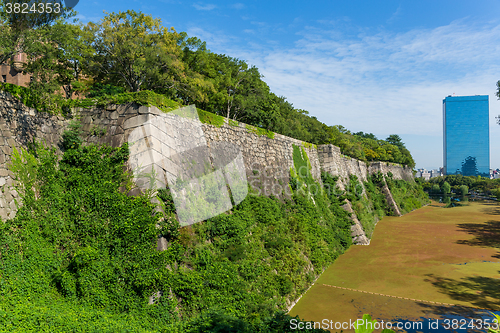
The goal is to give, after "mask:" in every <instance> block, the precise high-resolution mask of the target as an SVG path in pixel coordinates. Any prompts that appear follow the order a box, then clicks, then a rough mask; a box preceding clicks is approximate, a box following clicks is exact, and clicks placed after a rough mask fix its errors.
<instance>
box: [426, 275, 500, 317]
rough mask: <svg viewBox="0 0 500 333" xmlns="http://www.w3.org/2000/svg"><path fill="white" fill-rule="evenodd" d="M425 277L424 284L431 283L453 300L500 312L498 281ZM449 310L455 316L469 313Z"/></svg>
mask: <svg viewBox="0 0 500 333" xmlns="http://www.w3.org/2000/svg"><path fill="white" fill-rule="evenodd" d="M426 276H427V277H428V278H427V279H425V281H426V282H430V283H432V285H433V286H435V287H436V288H438V289H439V290H440V292H441V293H443V294H447V295H448V296H450V297H451V298H452V299H454V300H457V301H463V302H468V303H470V304H472V305H473V306H474V307H477V308H480V309H486V310H493V311H499V310H500V288H499V286H500V279H495V278H490V277H483V276H470V277H466V278H462V279H460V280H454V279H449V278H443V277H440V276H436V275H434V274H427V275H426ZM426 306H428V307H429V308H432V307H433V306H432V305H428V304H426ZM435 308H441V306H435ZM443 308H444V307H443ZM446 308H447V309H448V310H447V311H448V312H447V313H448V314H450V312H449V309H450V307H446ZM461 308H463V309H461ZM451 309H453V311H456V312H457V314H458V313H460V312H464V311H467V310H469V311H470V308H467V307H459V306H454V307H451Z"/></svg>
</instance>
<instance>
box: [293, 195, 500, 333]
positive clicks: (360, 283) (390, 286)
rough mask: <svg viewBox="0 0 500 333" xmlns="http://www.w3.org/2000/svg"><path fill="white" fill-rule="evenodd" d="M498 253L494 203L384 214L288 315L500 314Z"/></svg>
mask: <svg viewBox="0 0 500 333" xmlns="http://www.w3.org/2000/svg"><path fill="white" fill-rule="evenodd" d="M499 251H500V206H499V205H498V204H497V203H476V202H473V203H471V204H470V205H469V206H462V207H455V208H442V207H439V206H438V205H437V204H433V205H430V206H427V207H424V208H421V209H419V210H417V211H414V212H412V213H409V214H407V215H405V216H403V217H385V218H384V219H382V220H381V221H380V222H379V223H378V224H377V226H376V228H375V232H374V235H373V239H372V241H371V244H370V245H369V246H352V247H351V248H350V249H349V250H348V251H347V252H346V253H345V254H344V255H342V256H340V258H338V259H337V261H336V262H335V263H334V264H332V265H331V266H330V267H329V268H328V269H327V270H326V271H325V272H324V273H323V274H322V275H321V277H320V278H319V279H318V280H317V281H316V284H315V285H314V286H313V287H312V288H311V289H310V290H309V291H308V292H307V293H306V294H305V295H304V297H302V299H301V300H300V301H299V302H298V303H297V305H296V306H295V307H294V308H293V309H292V310H291V311H290V314H291V315H293V316H295V315H299V316H300V317H301V318H303V319H305V320H313V321H322V320H323V319H328V320H331V321H333V322H345V321H349V319H351V320H356V319H357V318H361V317H362V315H363V313H369V314H371V315H372V316H373V317H374V318H376V319H378V320H385V321H387V320H391V321H393V320H394V319H395V318H402V319H406V320H417V319H418V318H421V317H426V318H443V317H442V315H443V314H456V315H459V316H467V314H469V316H470V308H469V307H474V308H481V309H491V310H500V252H499ZM332 286H333V287H332ZM342 288H348V289H342ZM412 299H413V300H412ZM439 303H445V304H439ZM449 304H453V305H456V306H450V305H449ZM333 331H336V330H333ZM338 331H340V330H338ZM344 332H349V330H344Z"/></svg>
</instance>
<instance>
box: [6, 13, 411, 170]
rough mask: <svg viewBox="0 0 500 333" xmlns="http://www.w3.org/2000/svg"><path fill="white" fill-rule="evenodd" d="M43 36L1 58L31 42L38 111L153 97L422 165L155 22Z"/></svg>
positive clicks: (121, 18)
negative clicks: (330, 121)
mask: <svg viewBox="0 0 500 333" xmlns="http://www.w3.org/2000/svg"><path fill="white" fill-rule="evenodd" d="M7 27H8V26H7ZM5 31H10V30H9V29H6V30H2V31H1V32H0V34H1V33H6V34H7V35H8V33H7V32H5ZM36 31H37V34H38V35H37V37H36V38H35V37H33V36H31V37H30V38H31V39H30V38H28V37H26V38H24V37H19V38H17V39H8V38H7V39H1V40H0V56H1V54H5V56H7V57H8V56H9V55H12V54H14V53H15V52H18V51H19V50H20V49H19V47H18V45H19V42H17V43H16V42H15V40H17V41H19V40H23V41H24V43H25V44H26V45H25V46H23V47H22V50H26V52H27V53H28V56H29V61H28V65H27V67H26V68H25V73H28V74H31V75H32V76H33V78H34V80H33V82H32V83H31V84H30V87H31V88H32V89H33V91H35V92H36V94H35V95H36V96H38V99H39V103H38V104H46V105H49V106H48V107H46V108H45V109H47V110H53V109H55V107H52V106H51V105H52V104H56V103H59V102H58V99H57V98H56V97H53V93H57V92H62V91H64V94H65V96H66V97H71V96H73V95H74V94H75V93H79V94H80V96H83V95H85V94H86V96H89V97H95V96H102V94H103V91H106V93H109V94H116V93H117V92H119V91H120V90H122V91H126V92H140V91H145V90H148V91H153V92H155V93H157V94H162V95H164V96H166V97H167V98H170V99H172V100H174V101H176V102H180V103H182V104H196V105H197V107H199V108H200V109H203V110H205V111H208V112H212V113H215V114H217V115H219V116H223V117H226V118H229V119H232V120H236V121H241V122H245V123H247V124H249V125H253V126H255V127H257V128H261V129H264V130H269V131H272V132H276V133H280V134H283V135H286V136H290V137H293V138H296V139H299V140H302V141H306V142H310V143H314V144H334V145H336V146H338V147H340V149H341V151H342V153H343V154H345V155H348V156H350V157H353V158H357V159H359V160H362V161H366V162H370V161H386V162H393V163H400V164H404V165H408V166H410V167H413V166H415V162H414V160H413V158H412V156H411V154H410V152H409V151H408V150H407V149H406V147H405V146H404V144H403V142H402V140H401V138H400V137H399V136H398V135H395V134H394V135H391V136H389V137H388V138H387V139H386V140H378V139H377V138H376V137H375V135H373V134H372V133H363V132H358V133H354V134H353V133H351V132H350V131H349V130H347V129H346V128H344V127H343V126H341V125H336V126H327V125H325V124H324V123H322V122H320V121H319V120H318V119H317V118H316V117H314V116H312V115H310V114H309V112H308V111H306V110H302V109H297V108H295V107H294V106H293V105H292V104H291V103H290V102H289V101H287V100H286V98H285V97H283V96H277V95H276V94H274V93H273V92H271V90H270V88H269V86H268V85H267V84H266V83H265V82H264V81H263V76H262V75H261V73H260V72H259V70H258V69H257V68H256V67H255V66H251V65H249V64H248V63H247V62H246V61H243V60H241V59H237V58H234V57H231V56H228V55H224V54H216V53H213V52H211V51H210V50H208V49H207V47H206V43H205V42H203V41H201V40H200V39H198V38H196V37H188V36H187V34H186V33H184V32H180V33H178V32H176V31H175V30H174V29H173V28H166V27H164V26H163V25H162V23H161V21H160V20H159V19H155V18H153V17H152V16H151V15H146V14H143V13H141V12H136V11H132V10H128V11H126V12H119V13H107V14H106V16H105V17H104V18H103V19H102V20H101V21H100V22H97V23H93V22H90V23H88V24H87V25H85V26H82V25H75V24H71V23H64V22H62V21H56V23H54V24H50V25H44V26H42V27H40V28H38V29H36ZM9 36H10V35H9ZM3 45H5V46H3ZM23 45H24V44H23ZM99 87H108V88H109V89H107V90H103V89H101V88H99ZM110 87H116V89H115V88H112V89H111V88H110ZM96 89H97V90H96ZM117 89H118V90H117ZM96 91H99V92H98V93H97V95H96Z"/></svg>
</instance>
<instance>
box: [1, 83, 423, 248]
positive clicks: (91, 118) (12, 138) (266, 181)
mask: <svg viewBox="0 0 500 333" xmlns="http://www.w3.org/2000/svg"><path fill="white" fill-rule="evenodd" d="M164 115H165V114H164V113H163V112H162V111H161V110H159V109H158V108H156V107H154V106H151V107H148V106H138V105H137V104H134V103H130V104H126V105H109V106H107V107H106V108H92V109H82V108H79V109H75V110H73V114H72V115H70V116H69V117H68V118H64V117H61V116H51V115H49V114H45V113H40V112H37V111H36V110H34V109H32V108H28V107H26V106H25V105H23V104H22V103H20V102H19V101H17V100H16V99H14V98H12V96H11V95H10V94H9V93H5V92H1V91H0V133H1V135H0V191H1V193H0V217H1V218H3V219H6V218H12V217H14V216H15V213H16V211H17V209H16V205H15V199H18V198H19V196H18V193H17V192H16V190H15V189H14V188H13V185H15V184H14V181H13V179H12V173H11V171H9V170H8V167H7V165H8V164H9V162H10V161H11V154H12V151H13V148H16V149H19V148H20V147H24V148H27V147H28V146H29V145H30V144H31V143H32V142H34V141H35V140H36V141H40V140H41V141H43V142H45V143H46V144H47V145H49V146H55V147H56V149H57V151H58V153H61V150H60V148H61V147H60V144H61V134H62V132H63V131H64V129H65V128H66V127H67V126H68V123H69V121H70V120H71V118H77V119H79V120H80V121H81V123H82V130H83V140H84V142H85V143H86V144H91V143H95V144H108V145H111V146H113V147H118V146H120V145H122V144H123V143H124V142H127V141H128V139H129V136H130V134H131V133H132V132H133V131H134V130H136V129H137V128H139V127H141V126H142V125H143V124H144V123H145V122H147V121H149V120H151V119H154V118H155V117H156V118H158V117H162V116H164ZM201 128H202V131H203V136H204V139H203V140H202V141H203V142H204V143H205V144H206V146H208V148H209V150H212V151H214V150H216V149H217V148H216V147H217V146H218V145H219V144H220V143H230V144H232V146H235V147H238V148H239V150H240V152H241V154H242V157H243V163H244V168H245V170H246V171H245V172H246V177H247V181H248V182H249V183H250V185H251V187H252V189H253V190H254V192H255V193H257V194H261V195H274V196H276V197H280V198H283V197H289V196H290V189H289V186H288V183H289V177H290V169H291V168H292V167H293V147H294V145H295V146H299V147H301V149H302V148H303V149H304V150H305V151H306V153H307V156H308V158H309V161H310V163H311V172H312V175H313V177H314V178H315V179H316V180H317V181H318V182H320V183H321V171H326V172H329V173H330V174H332V175H334V176H339V181H338V186H339V187H340V188H341V189H345V184H346V182H347V181H348V180H349V176H350V175H356V176H357V177H358V179H359V180H360V182H361V183H363V182H364V181H366V180H367V176H368V175H369V174H373V173H375V172H378V171H381V172H382V173H384V174H386V173H388V172H391V173H392V174H393V177H394V178H395V179H405V180H407V181H411V180H413V174H412V170H411V169H410V168H402V167H400V166H398V165H391V164H388V163H383V162H373V163H370V164H369V165H367V164H366V163H364V162H362V161H359V160H356V159H353V158H350V157H347V156H344V155H342V154H341V152H340V149H339V148H338V147H336V146H333V145H321V146H319V147H316V146H314V145H311V144H309V143H305V142H302V141H300V140H296V139H293V138H289V137H286V136H283V135H280V134H275V135H274V137H272V138H271V137H268V136H266V135H258V134H257V133H258V132H259V131H257V130H256V129H255V128H252V127H249V126H248V125H246V124H243V123H235V122H230V123H228V122H225V123H224V124H223V125H222V126H220V127H217V126H214V125H208V124H202V125H201ZM164 134H165V133H164ZM180 134H181V136H182V133H180ZM162 135H163V134H162ZM150 139H151V140H153V139H155V138H154V137H151V138H150ZM148 140H149V139H148ZM148 140H146V141H148ZM156 141H158V140H156ZM181 142H182V140H181ZM219 146H220V145H219ZM148 147H149V143H148ZM160 150H161V149H160ZM213 155H214V154H212V153H211V155H210V156H211V159H212V164H213ZM129 163H130V162H129ZM167 169H168V167H165V169H164V172H165V173H166V172H167ZM345 209H346V210H348V211H352V209H351V207H350V204H347V205H346V207H345ZM353 215H354V216H353V220H354V222H355V224H354V226H353V228H352V235H353V238H354V240H355V243H358V244H368V243H369V240H368V239H367V238H366V236H365V235H364V232H363V229H362V227H361V224H360V223H359V221H358V220H357V218H356V216H355V214H353Z"/></svg>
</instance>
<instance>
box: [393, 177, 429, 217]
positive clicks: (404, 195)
mask: <svg viewBox="0 0 500 333" xmlns="http://www.w3.org/2000/svg"><path fill="white" fill-rule="evenodd" d="M385 179H386V182H387V186H388V187H389V190H390V191H391V194H392V197H393V198H394V201H396V203H397V204H398V206H399V210H400V212H401V214H406V213H409V212H411V211H412V210H415V209H418V208H420V207H422V206H424V205H427V204H428V203H429V202H430V201H429V196H428V195H427V194H426V193H425V192H424V190H423V188H422V186H421V185H420V184H419V183H417V182H407V181H404V180H401V179H393V177H392V174H391V173H388V174H387V176H386V177H385Z"/></svg>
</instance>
